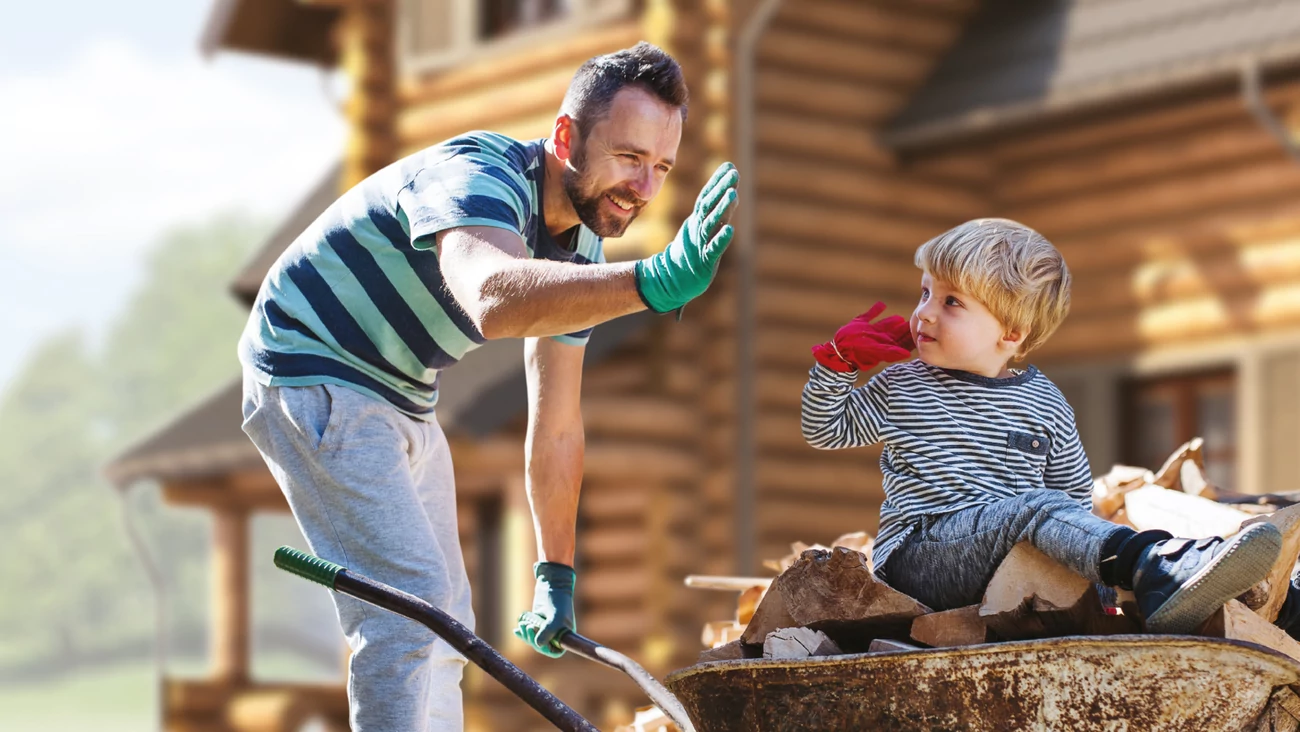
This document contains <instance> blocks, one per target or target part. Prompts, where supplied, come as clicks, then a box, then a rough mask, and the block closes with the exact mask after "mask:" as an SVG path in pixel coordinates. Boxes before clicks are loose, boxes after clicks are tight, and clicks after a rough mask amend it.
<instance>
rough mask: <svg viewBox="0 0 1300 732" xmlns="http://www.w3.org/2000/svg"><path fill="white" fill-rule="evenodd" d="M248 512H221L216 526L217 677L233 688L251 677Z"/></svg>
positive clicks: (214, 604)
mask: <svg viewBox="0 0 1300 732" xmlns="http://www.w3.org/2000/svg"><path fill="white" fill-rule="evenodd" d="M248 550H249V548H248V513H247V512H246V511H241V510H238V509H219V510H217V511H215V512H214V514H213V527H212V640H211V643H212V650H211V654H212V668H213V676H214V677H215V678H217V679H220V680H223V681H226V682H228V683H230V684H232V685H236V686H238V685H240V684H243V683H244V682H245V681H247V679H248V678H249V663H248V661H249V653H250V647H249V641H250V638H251V633H250V631H251V626H250V622H249V602H250V595H249V578H248V567H249V563H248V559H249V554H248Z"/></svg>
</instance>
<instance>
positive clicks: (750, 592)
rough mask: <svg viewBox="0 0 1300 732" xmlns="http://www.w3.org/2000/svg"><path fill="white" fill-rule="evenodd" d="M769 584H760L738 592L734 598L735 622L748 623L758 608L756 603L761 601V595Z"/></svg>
mask: <svg viewBox="0 0 1300 732" xmlns="http://www.w3.org/2000/svg"><path fill="white" fill-rule="evenodd" d="M768 587H769V585H760V586H757V587H750V588H749V589H747V590H745V591H744V592H742V593H740V597H738V598H736V624H737V625H749V621H750V620H753V618H754V611H755V610H757V609H758V603H760V602H762V601H763V595H765V594H767V588H768Z"/></svg>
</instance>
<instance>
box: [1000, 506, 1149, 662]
mask: <svg viewBox="0 0 1300 732" xmlns="http://www.w3.org/2000/svg"><path fill="white" fill-rule="evenodd" d="M1161 490H1163V489H1161ZM979 614H980V617H981V618H983V620H984V623H985V624H986V625H987V626H988V629H989V631H990V632H992V633H993V634H994V635H995V636H996V637H997V638H999V639H1002V640H1026V639H1031V638H1049V637H1056V636H1063V635H1078V634H1091V635H1111V634H1115V633H1124V632H1138V626H1137V623H1136V619H1135V618H1130V617H1128V616H1111V615H1107V614H1106V613H1105V611H1104V609H1103V608H1102V605H1101V600H1100V597H1099V596H1098V594H1097V590H1096V588H1095V587H1094V586H1093V584H1092V583H1091V582H1089V581H1088V580H1086V579H1084V578H1083V577H1081V576H1079V575H1078V574H1076V573H1075V572H1074V571H1073V570H1071V569H1070V568H1068V567H1066V566H1065V565H1063V564H1061V563H1059V562H1057V561H1056V560H1054V559H1051V558H1050V557H1048V556H1047V555H1045V554H1043V553H1042V552H1040V551H1039V550H1038V549H1035V548H1034V547H1033V545H1031V544H1029V543H1028V542H1020V543H1019V544H1016V546H1015V547H1013V548H1012V549H1011V552H1010V553H1009V554H1007V557H1006V559H1004V560H1002V564H1000V565H999V566H998V569H997V571H996V572H995V573H994V574H993V579H992V580H990V581H989V585H988V587H987V588H986V589H985V590H984V599H983V601H982V602H981V603H980V610H979Z"/></svg>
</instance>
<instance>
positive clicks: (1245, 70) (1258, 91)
mask: <svg viewBox="0 0 1300 732" xmlns="http://www.w3.org/2000/svg"><path fill="white" fill-rule="evenodd" d="M1260 77H1261V73H1260V70H1259V61H1258V59H1255V58H1250V59H1247V60H1246V61H1245V62H1244V63H1242V65H1241V96H1242V100H1243V101H1244V102H1245V103H1246V108H1247V109H1249V110H1250V112H1251V114H1253V115H1255V119H1256V120H1258V121H1259V123H1260V125H1261V126H1263V128H1264V129H1265V130H1268V132H1269V134H1271V135H1273V137H1276V138H1277V141H1278V142H1280V143H1282V148H1283V149H1285V150H1286V151H1287V154H1289V155H1290V156H1291V157H1292V158H1294V159H1295V161H1296V162H1297V163H1300V143H1298V142H1296V140H1295V139H1294V138H1293V137H1292V136H1291V133H1290V131H1289V130H1287V128H1286V125H1284V124H1282V121H1281V120H1279V119H1278V118H1277V115H1276V114H1273V110H1272V109H1269V106H1268V103H1267V102H1266V101H1264V84H1263V81H1262V79H1261V78H1260Z"/></svg>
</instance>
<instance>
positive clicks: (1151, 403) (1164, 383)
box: [1122, 370, 1237, 489]
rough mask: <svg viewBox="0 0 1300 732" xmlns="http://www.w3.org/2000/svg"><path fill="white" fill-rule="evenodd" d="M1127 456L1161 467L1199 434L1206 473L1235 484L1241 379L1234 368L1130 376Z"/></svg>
mask: <svg viewBox="0 0 1300 732" xmlns="http://www.w3.org/2000/svg"><path fill="white" fill-rule="evenodd" d="M1122 393H1123V395H1124V402H1123V413H1124V414H1125V419H1124V425H1125V434H1124V435H1123V448H1122V449H1123V457H1122V459H1123V461H1124V462H1126V463H1128V464H1130V465H1139V466H1142V467H1145V468H1149V469H1151V470H1153V471H1154V470H1158V469H1159V468H1160V466H1161V465H1163V464H1164V462H1165V460H1166V459H1167V458H1168V457H1169V455H1170V454H1171V453H1173V451H1174V450H1176V449H1178V446H1179V445H1182V444H1183V443H1184V442H1187V441H1188V440H1190V439H1192V438H1193V437H1200V438H1202V439H1203V440H1204V441H1205V444H1204V446H1203V447H1202V450H1203V455H1204V458H1205V471H1206V473H1207V475H1206V478H1207V479H1208V480H1209V481H1210V483H1212V484H1214V485H1216V486H1219V487H1221V488H1227V489H1231V488H1232V487H1233V482H1234V479H1235V476H1236V470H1237V425H1236V413H1237V384H1236V374H1235V373H1234V372H1233V371H1231V370H1219V371H1209V372H1199V373H1194V374H1182V375H1178V376H1168V377H1161V378H1155V379H1142V380H1136V381H1132V382H1130V383H1129V384H1128V385H1127V387H1126V388H1125V389H1124V390H1123V392H1122Z"/></svg>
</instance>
